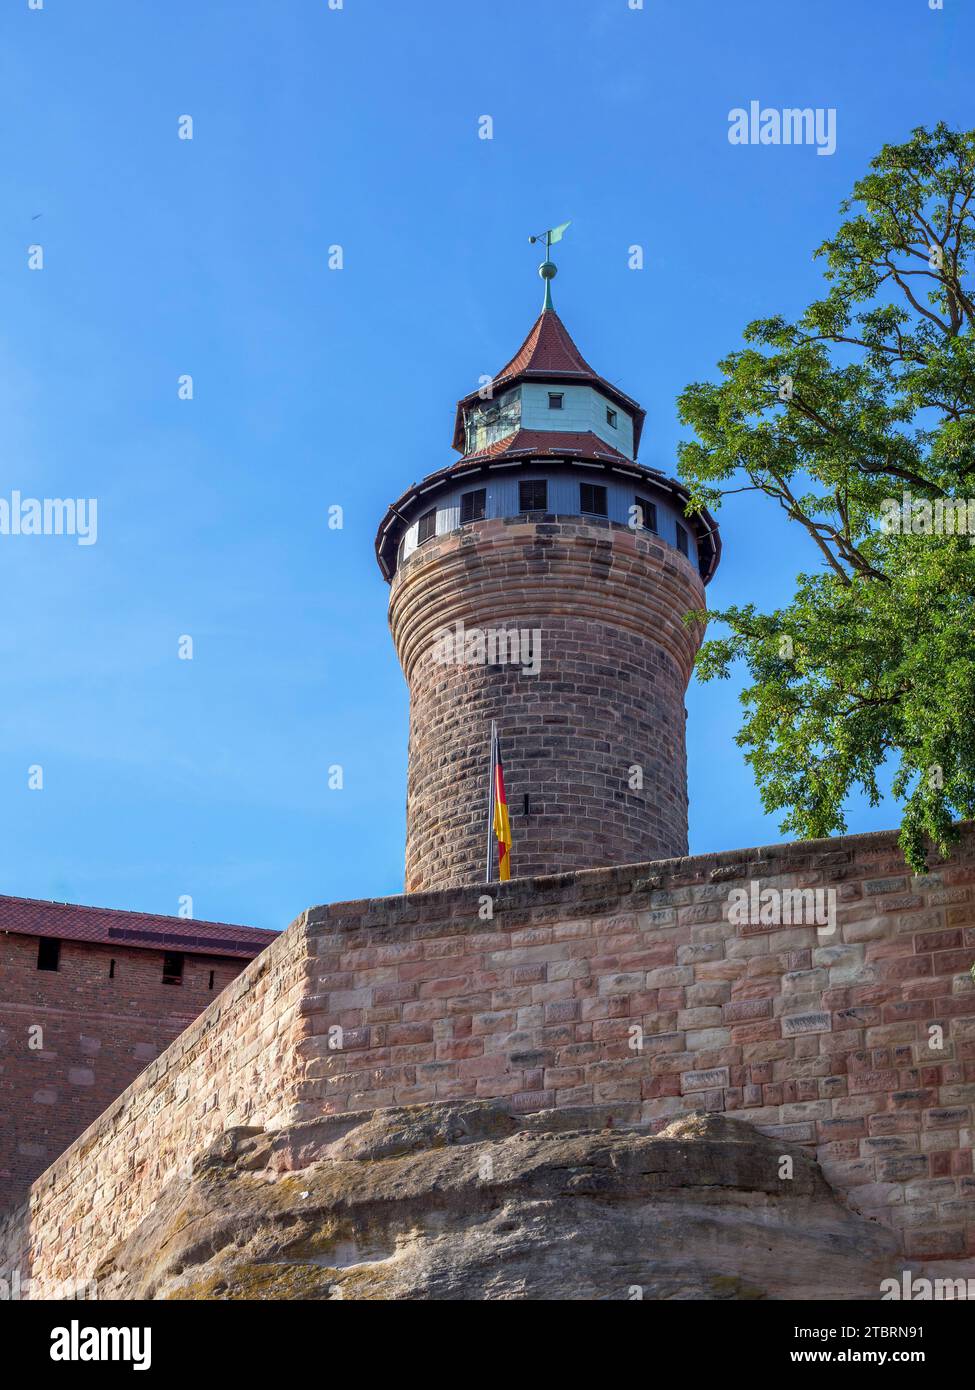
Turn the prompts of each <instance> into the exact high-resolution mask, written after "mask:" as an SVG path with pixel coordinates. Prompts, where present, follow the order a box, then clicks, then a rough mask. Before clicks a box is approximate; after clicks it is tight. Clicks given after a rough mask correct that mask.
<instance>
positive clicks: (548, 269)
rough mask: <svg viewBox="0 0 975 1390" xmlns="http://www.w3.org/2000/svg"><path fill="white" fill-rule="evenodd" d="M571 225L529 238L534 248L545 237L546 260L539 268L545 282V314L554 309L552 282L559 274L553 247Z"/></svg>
mask: <svg viewBox="0 0 975 1390" xmlns="http://www.w3.org/2000/svg"><path fill="white" fill-rule="evenodd" d="M571 225H572V224H571V223H570V222H563V223H561V225H560V226H558V227H552V228H551V229H550V230H549V231H547V232H539V234H538V236H530V237H529V238H528V240H529V242H530V244H531V245H532V246H534V245H535V243H536V241H541V240H542V238H543V237H544V238H545V260H544V261H543V262H542V264H541V265H540V266H539V267H538V273H539V275H540V276H541V277H542V279H543V280H544V281H545V299H544V300H543V302H542V313H544V312H545V310H546V309H552V308H554V305H553V304H552V281H553V280H554V279H555V277H556V275H557V274H558V266H557V265H556V264H555V262H554V261H553V260H552V247H553V246H554V245H555V243H556V242H557V241H561V240H562V238H563V237H564V236H565V229H566V227H569V226H571Z"/></svg>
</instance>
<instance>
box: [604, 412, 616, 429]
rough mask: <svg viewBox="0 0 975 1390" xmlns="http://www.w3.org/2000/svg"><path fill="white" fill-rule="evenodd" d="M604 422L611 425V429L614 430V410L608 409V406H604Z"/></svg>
mask: <svg viewBox="0 0 975 1390" xmlns="http://www.w3.org/2000/svg"><path fill="white" fill-rule="evenodd" d="M606 423H607V425H612V427H613V429H614V430H615V428H616V411H615V410H610V408H609V406H607V407H606Z"/></svg>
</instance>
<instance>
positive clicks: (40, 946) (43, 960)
mask: <svg viewBox="0 0 975 1390" xmlns="http://www.w3.org/2000/svg"><path fill="white" fill-rule="evenodd" d="M60 959H61V943H60V941H59V940H58V939H57V937H56V936H42V937H41V938H40V940H39V941H38V943H37V968H38V970H57V968H58V963H59V961H60Z"/></svg>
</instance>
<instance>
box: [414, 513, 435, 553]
mask: <svg viewBox="0 0 975 1390" xmlns="http://www.w3.org/2000/svg"><path fill="white" fill-rule="evenodd" d="M436 533H437V509H436V507H431V508H430V510H429V511H428V512H424V513H423V515H422V516H421V517H420V520H419V521H418V522H417V524H416V543H417V545H422V544H423V542H424V541H428V540H429V539H430V537H431V536H434V535H436Z"/></svg>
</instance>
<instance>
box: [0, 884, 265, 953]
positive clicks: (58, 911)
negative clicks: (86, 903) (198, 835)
mask: <svg viewBox="0 0 975 1390" xmlns="http://www.w3.org/2000/svg"><path fill="white" fill-rule="evenodd" d="M3 932H14V933H16V934H17V935H18V936H56V937H59V938H60V939H61V940H62V941H90V942H93V943H96V944H97V945H100V946H141V947H143V948H145V949H146V950H152V951H179V952H182V953H183V954H184V955H194V956H239V957H241V958H242V959H244V960H251V959H252V958H253V957H254V956H256V955H259V954H260V952H261V951H263V950H264V947H265V946H269V945H270V944H271V942H272V941H273V940H274V938H275V937H276V936H277V935H278V933H277V932H273V931H264V930H263V929H262V928H260V927H236V926H231V925H229V924H228V923H226V922H198V921H196V920H195V919H194V918H192V917H158V916H155V915H153V914H151V913H148V912H121V911H118V910H116V909H115V908H109V907H79V906H78V905H77V904H75V903H52V902H45V901H43V900H41V899H38V898H7V897H0V934H2V933H3Z"/></svg>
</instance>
